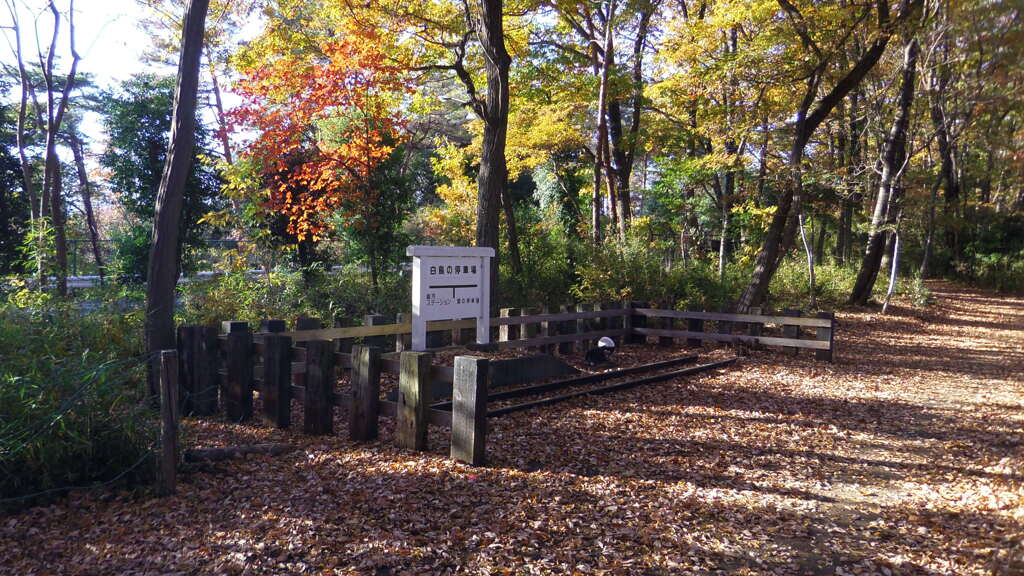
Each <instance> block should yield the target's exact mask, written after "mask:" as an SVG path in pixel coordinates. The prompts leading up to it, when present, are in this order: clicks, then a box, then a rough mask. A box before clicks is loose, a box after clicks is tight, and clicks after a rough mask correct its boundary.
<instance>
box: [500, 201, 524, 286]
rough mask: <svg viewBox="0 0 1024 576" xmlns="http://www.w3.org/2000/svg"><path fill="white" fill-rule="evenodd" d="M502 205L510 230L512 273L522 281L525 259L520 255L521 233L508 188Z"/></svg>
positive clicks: (509, 251)
mask: <svg viewBox="0 0 1024 576" xmlns="http://www.w3.org/2000/svg"><path fill="white" fill-rule="evenodd" d="M501 205H502V208H504V210H505V227H506V229H507V230H508V257H509V260H510V264H511V265H512V273H513V274H514V275H515V276H516V278H518V279H519V280H520V281H522V279H523V257H522V255H521V254H520V253H519V232H518V229H517V227H516V212H515V207H514V206H512V195H511V194H509V193H508V187H507V186H506V187H505V189H504V190H503V191H502V196H501Z"/></svg>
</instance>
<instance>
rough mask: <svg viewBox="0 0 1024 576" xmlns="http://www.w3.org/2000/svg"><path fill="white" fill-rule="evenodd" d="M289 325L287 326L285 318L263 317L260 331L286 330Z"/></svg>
mask: <svg viewBox="0 0 1024 576" xmlns="http://www.w3.org/2000/svg"><path fill="white" fill-rule="evenodd" d="M287 329H288V327H287V326H285V321H284V320H279V319H263V320H260V328H259V332H269V333H274V332H284V331H285V330H287Z"/></svg>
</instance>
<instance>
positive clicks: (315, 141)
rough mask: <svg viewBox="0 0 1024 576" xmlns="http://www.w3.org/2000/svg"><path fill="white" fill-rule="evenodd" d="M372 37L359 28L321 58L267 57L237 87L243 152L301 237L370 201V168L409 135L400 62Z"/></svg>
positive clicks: (323, 49) (322, 49) (272, 203)
mask: <svg viewBox="0 0 1024 576" xmlns="http://www.w3.org/2000/svg"><path fill="white" fill-rule="evenodd" d="M373 36H374V35H373V33H372V32H369V31H365V30H357V29H354V28H353V29H349V30H346V31H344V32H343V33H341V34H339V35H338V36H337V37H336V38H332V39H331V40H329V41H326V42H323V43H321V44H320V45H319V46H318V48H319V50H317V51H316V54H315V55H313V56H310V55H309V53H308V52H307V51H303V52H302V53H298V52H293V53H286V54H282V55H279V56H277V57H274V58H266V59H263V60H262V61H261V62H260V64H259V65H258V66H257V67H254V68H252V69H249V70H243V74H244V76H243V78H242V79H241V81H240V82H238V84H237V85H236V87H235V91H236V92H237V93H238V94H239V95H240V96H241V97H242V100H243V103H242V104H241V105H240V106H239V107H237V108H235V109H234V110H232V111H231V112H230V113H229V115H230V119H231V121H232V125H233V127H234V128H236V129H240V130H243V131H247V132H252V133H253V134H254V137H253V140H252V141H251V142H250V143H249V144H248V146H247V147H246V149H245V150H244V152H243V154H244V155H247V156H249V158H250V159H251V160H254V161H255V162H256V164H257V165H258V166H259V167H260V173H261V175H262V177H263V186H264V187H265V189H266V192H267V200H266V203H265V206H264V207H265V208H266V209H267V210H269V211H271V212H276V213H281V214H284V215H286V216H287V217H288V232H289V233H291V234H294V235H295V236H296V237H297V238H298V239H299V240H300V241H301V240H312V241H314V242H315V241H318V240H320V239H321V238H323V237H324V236H325V234H326V233H327V231H328V229H329V227H330V220H329V219H330V217H331V216H332V215H335V214H339V213H340V214H341V215H342V216H346V217H352V216H356V215H358V214H359V212H360V210H361V209H362V208H365V207H366V206H369V205H372V203H373V202H374V200H375V198H376V196H377V191H376V190H374V189H373V188H372V186H371V185H370V182H371V176H372V174H373V172H374V170H375V169H376V168H377V167H378V166H380V164H381V163H382V162H384V161H385V160H387V158H388V157H389V156H390V155H391V153H392V151H393V150H394V148H395V146H396V145H397V144H398V143H399V142H400V140H401V137H400V134H399V129H400V127H401V118H400V116H399V115H398V114H397V112H395V111H394V109H395V107H396V106H395V105H396V102H397V101H399V100H400V98H401V97H402V95H403V94H405V92H406V86H405V84H404V83H403V74H402V69H401V68H399V67H397V66H394V65H392V64H389V63H388V62H387V59H386V56H385V54H384V53H383V52H381V50H380V45H381V43H380V42H379V41H378V39H377V38H374V37H373Z"/></svg>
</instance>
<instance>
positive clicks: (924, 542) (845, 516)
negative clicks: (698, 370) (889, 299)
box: [0, 283, 1024, 575]
mask: <svg viewBox="0 0 1024 576" xmlns="http://www.w3.org/2000/svg"><path fill="white" fill-rule="evenodd" d="M931 288H932V290H933V291H934V293H935V296H936V303H935V305H934V306H932V307H930V308H928V309H926V310H917V309H913V308H909V307H907V306H903V305H897V306H896V307H895V308H890V313H889V314H888V315H886V316H882V315H880V314H878V313H877V312H876V311H874V310H863V311H857V312H847V313H841V314H839V315H838V320H839V331H838V333H837V336H836V342H837V348H838V352H837V362H836V363H834V364H829V363H825V362H820V361H816V360H814V359H813V357H812V355H810V354H807V353H802V354H801V355H800V356H798V357H793V356H787V355H783V354H781V353H773V352H756V353H754V354H753V355H752V356H748V357H744V358H741V360H740V361H739V362H738V363H737V364H736V365H734V366H732V367H730V368H728V369H725V370H719V371H716V372H713V373H705V374H701V375H698V376H691V377H688V378H685V379H678V380H674V381H667V382H662V383H658V384H651V385H648V386H644V387H640V388H635V389H631V390H628V391H623V392H618V393H614V394H608V395H604V396H597V397H585V398H580V399H576V400H573V401H570V402H566V403H562V404H558V405H554V406H550V407H546V408H540V409H536V410H531V411H526V412H520V413H516V414H513V415H510V416H507V417H502V418H497V419H493V420H492V421H491V422H490V423H489V424H490V431H489V437H488V450H489V458H490V465H489V466H488V467H486V468H471V467H468V466H465V465H461V464H456V463H453V462H452V461H450V460H449V459H448V458H447V446H448V444H447V437H446V435H445V432H443V431H440V430H432V432H431V438H430V441H431V445H430V446H431V449H430V451H429V452H426V453H410V452H405V451H401V450H398V449H396V448H395V447H394V443H393V438H392V431H393V425H392V423H391V422H390V420H388V419H385V420H383V422H382V430H381V438H380V440H379V441H377V442H373V443H367V444H355V443H352V442H350V441H349V440H347V439H346V438H345V437H344V436H345V434H344V431H345V430H346V428H345V425H344V424H345V423H344V422H343V421H340V422H336V430H339V431H341V432H342V433H340V434H338V433H336V434H335V435H333V436H327V437H306V436H302V435H301V434H300V433H299V432H298V430H297V429H298V428H300V427H299V426H293V428H292V431H291V432H281V431H276V430H272V429H270V428H268V427H264V426H261V425H246V426H236V425H228V424H225V423H223V422H217V421H212V420H211V421H195V420H187V421H186V429H187V430H188V433H189V434H190V436H191V438H192V439H193V440H194V441H195V442H197V443H200V444H202V443H209V444H217V443H249V442H262V441H284V442H290V443H292V444H295V445H296V446H297V449H296V450H294V451H293V452H290V453H288V454H286V455H283V456H278V457H265V456H259V457H251V458H249V459H246V460H241V461H234V462H230V463H223V464H217V465H214V466H207V467H205V468H199V469H195V470H193V471H191V472H189V473H187V474H185V475H184V477H183V478H181V480H180V484H179V487H178V493H177V495H175V496H173V497H170V498H163V499H158V498H154V497H151V496H149V495H147V494H138V493H131V492H127V491H110V492H103V491H92V492H83V493H80V494H72V495H71V496H69V497H68V498H66V499H64V500H61V501H60V502H58V503H56V504H54V505H51V506H45V507H37V508H33V509H30V510H26V511H23V512H21V513H18V514H15V515H11V516H7V517H0V573H5V574H116V573H125V574H143V573H145V574H158V573H181V574H193V573H218V574H220V573H225V574H287V573H314V572H315V573H328V574H331V573H341V574H348V573H356V574H376V575H384V574H389V575H390V574H396V575H397V574H433V573H442V574H443V573H467V574H491V573H499V574H502V573H507V574H550V573H573V574H718V573H731V574H813V575H819V574H829V575H831V574H838V575H848V574H885V575H890V574H991V573H992V570H993V566H996V565H1003V566H1004V568H1003V571H1002V572H999V573H1004V574H1011V573H1012V574H1021V573H1024V563H1021V564H1015V565H1014V566H1012V567H1011V566H1008V565H1007V563H1009V562H1012V561H1011V560H1010V557H1012V556H1016V555H1017V554H1019V553H1020V552H1021V549H1020V548H1019V546H1020V542H1021V538H1022V537H1024V528H1022V525H1024V476H1022V473H1024V450H1022V446H1024V381H1022V374H1024V299H1020V298H1011V297H1005V296H996V295H993V294H991V293H987V292H981V291H976V290H968V289H964V288H961V287H958V286H954V285H952V284H945V283H935V284H932V285H931ZM897 304H902V303H900V302H897ZM651 348H652V349H653V348H654V346H651ZM659 350H660V351H663V352H661V353H663V354H664V356H665V357H669V356H674V355H677V354H679V353H680V352H681V350H674V349H668V350H664V349H659ZM707 353H708V354H709V355H710V356H713V357H717V356H721V355H723V354H725V352H724V351H721V350H719V351H714V352H711V351H710V350H708V351H707ZM1015 547H1017V548H1016V549H1014V548H1015Z"/></svg>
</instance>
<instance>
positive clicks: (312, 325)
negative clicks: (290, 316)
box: [295, 316, 324, 331]
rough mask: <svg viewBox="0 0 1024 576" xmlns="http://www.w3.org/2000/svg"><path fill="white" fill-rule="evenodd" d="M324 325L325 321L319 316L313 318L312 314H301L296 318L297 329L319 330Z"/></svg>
mask: <svg viewBox="0 0 1024 576" xmlns="http://www.w3.org/2000/svg"><path fill="white" fill-rule="evenodd" d="M323 327H324V323H323V322H321V321H320V319H319V318H312V317H310V316H299V317H298V318H296V319H295V330H297V331H302V330H319V329H321V328H323Z"/></svg>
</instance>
